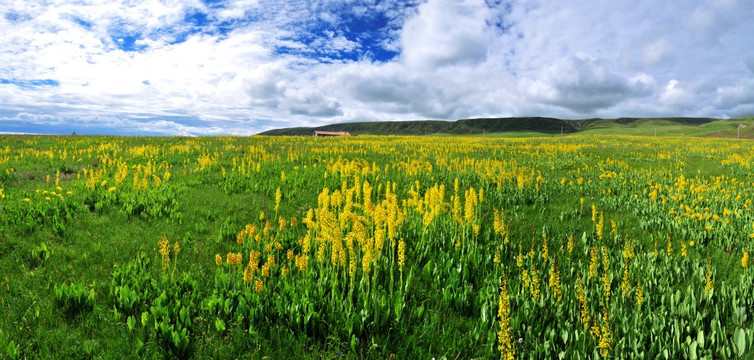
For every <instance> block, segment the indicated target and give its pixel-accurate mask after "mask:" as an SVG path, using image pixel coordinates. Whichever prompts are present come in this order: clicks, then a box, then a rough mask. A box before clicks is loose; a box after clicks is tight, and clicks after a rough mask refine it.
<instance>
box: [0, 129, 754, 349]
mask: <svg viewBox="0 0 754 360" xmlns="http://www.w3.org/2000/svg"><path fill="white" fill-rule="evenodd" d="M663 121H666V120H637V121H631V122H627V123H626V124H617V125H616V124H613V123H610V122H604V121H603V122H600V121H594V122H592V123H590V124H587V125H584V126H591V128H589V129H586V130H583V131H580V132H579V135H570V136H565V137H562V138H561V137H559V136H557V135H559V132H558V133H553V134H550V135H548V136H545V137H529V135H532V134H533V133H531V132H523V131H522V132H510V133H506V135H505V136H500V134H484V136H473V137H471V136H470V137H453V136H417V137H397V136H383V137H378V136H358V137H351V138H312V137H264V136H257V137H250V138H238V137H227V138H135V137H133V138H132V137H86V136H83V137H67V136H0V143H2V146H0V215H1V217H0V230H1V231H0V269H1V270H2V274H3V275H2V277H1V278H0V289H2V291H1V292H0V308H2V311H0V354H2V355H0V356H5V357H7V358H12V359H17V358H61V359H62V358H65V359H68V358H197V359H204V358H252V359H263V358H273V359H278V358H373V359H385V358H390V357H394V358H396V359H429V358H436V359H443V358H444V359H470V358H497V357H502V358H534V359H553V358H566V359H580V358H581V359H586V358H590V359H601V358H616V359H648V358H651V359H656V358H670V359H683V358H688V359H697V358H699V359H713V358H726V359H747V358H752V354H754V353H753V352H752V348H753V347H754V326H752V322H751V317H752V309H754V290H753V289H752V286H751V285H752V283H754V270H752V269H751V266H752V265H751V261H750V260H749V254H750V253H751V251H752V247H753V246H752V241H754V213H753V212H752V206H754V205H752V197H753V196H752V195H754V175H752V172H751V163H752V161H753V160H754V151H752V150H754V144H753V143H752V142H751V140H743V139H741V140H737V139H718V138H710V137H707V138H705V137H694V138H688V137H687V136H689V135H703V134H709V133H716V134H722V135H723V136H728V135H730V134H731V131H736V129H735V126H737V125H736V124H737V123H738V122H740V121H749V122H752V121H754V119H751V118H746V119H737V120H734V121H727V120H721V121H714V122H708V123H704V124H701V125H699V124H696V125H688V124H685V125H684V124H679V123H678V122H674V123H673V124H671V125H668V124H665V123H663ZM660 125H664V126H663V127H662V128H663V129H664V130H663V131H664V133H662V135H665V134H668V133H671V134H676V135H679V136H677V137H663V136H658V137H654V136H614V135H608V134H611V133H612V131H614V130H615V128H617V127H618V126H621V128H620V129H622V131H624V132H626V131H628V130H627V129H630V130H631V132H632V133H634V134H636V135H654V134H653V128H654V127H656V126H657V127H658V129H659V126H660ZM750 125H751V124H750ZM732 126H733V128H731V127H732ZM701 129H703V130H701ZM692 130H693V131H692ZM694 131H698V132H694ZM745 131H748V132H745ZM584 134H592V135H584ZM681 134H683V137H681V136H680V135H681ZM743 134H748V135H746V136H749V135H750V134H751V126H749V127H747V128H745V129H742V135H743ZM517 135H518V136H520V135H526V137H517ZM658 135H660V134H658Z"/></svg>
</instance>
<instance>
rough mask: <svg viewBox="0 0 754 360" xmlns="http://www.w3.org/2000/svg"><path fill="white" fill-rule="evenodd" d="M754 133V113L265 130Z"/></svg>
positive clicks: (305, 132) (355, 124) (416, 122)
mask: <svg viewBox="0 0 754 360" xmlns="http://www.w3.org/2000/svg"><path fill="white" fill-rule="evenodd" d="M740 124H743V125H745V127H744V128H742V130H741V132H740V135H741V137H750V136H754V130H752V129H753V128H754V116H747V117H741V118H734V119H716V118H691V117H668V118H617V119H597V118H594V119H580V120H565V119H556V118H549V117H508V118H481V119H461V120H456V121H440V120H413V121H374V122H352V123H341V124H330V125H325V126H319V127H295V128H284V129H275V130H269V131H265V132H263V133H261V134H260V135H313V134H314V131H347V132H349V133H350V134H351V135H443V134H447V135H474V134H480V135H481V134H489V135H491V136H494V135H495V134H499V135H502V136H506V135H510V136H516V135H517V134H521V135H532V136H536V135H543V136H547V135H555V134H560V133H561V132H562V133H563V134H572V133H577V132H579V133H587V134H589V133H593V134H629V135H653V134H655V131H657V135H663V136H666V135H675V136H705V135H706V136H721V137H736V136H738V135H739V131H738V126H739V125H740Z"/></svg>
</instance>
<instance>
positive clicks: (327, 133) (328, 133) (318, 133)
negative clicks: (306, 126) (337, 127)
mask: <svg viewBox="0 0 754 360" xmlns="http://www.w3.org/2000/svg"><path fill="white" fill-rule="evenodd" d="M314 136H351V134H350V133H348V131H314Z"/></svg>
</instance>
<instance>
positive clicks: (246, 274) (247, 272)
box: [243, 266, 251, 284]
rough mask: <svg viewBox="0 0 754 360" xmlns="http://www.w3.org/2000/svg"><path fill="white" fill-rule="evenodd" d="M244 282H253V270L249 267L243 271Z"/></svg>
mask: <svg viewBox="0 0 754 360" xmlns="http://www.w3.org/2000/svg"><path fill="white" fill-rule="evenodd" d="M243 282H244V283H246V284H248V283H250V282H251V269H249V267H248V266H247V267H246V268H244V269H243Z"/></svg>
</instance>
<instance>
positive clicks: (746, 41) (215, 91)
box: [0, 0, 754, 134]
mask: <svg viewBox="0 0 754 360" xmlns="http://www.w3.org/2000/svg"><path fill="white" fill-rule="evenodd" d="M488 2H490V1H487V2H485V1H484V0H462V1H451V0H427V1H425V2H422V3H421V4H419V6H417V7H409V8H405V7H404V6H403V5H404V4H406V3H408V2H405V1H398V0H395V1H382V2H372V1H366V0H365V1H361V2H357V3H353V2H350V1H349V0H342V1H330V2H317V1H305V0H297V1H286V2H279V1H272V0H236V1H234V0H226V1H224V2H222V3H221V4H220V5H218V6H214V5H213V6H207V5H205V4H204V3H202V2H201V1H199V0H165V1H160V0H129V1H125V0H124V1H117V0H113V1H107V2H69V1H63V0H56V1H51V2H48V3H37V2H5V3H0V32H2V34H3V36H2V37H0V98H2V99H3V105H2V109H0V110H2V111H6V112H14V113H15V114H18V117H13V116H11V117H5V118H3V119H0V130H2V129H1V128H2V121H28V122H29V123H40V122H41V121H48V122H53V121H56V122H60V121H68V122H72V123H76V122H79V123H81V124H84V125H86V126H89V125H92V124H96V123H97V122H101V123H102V124H103V126H108V127H113V128H117V127H119V126H130V127H136V128H138V129H143V131H147V132H149V131H156V132H170V131H175V132H177V133H192V134H216V133H249V132H255V131H261V130H262V129H265V128H267V127H269V126H273V125H270V124H274V126H278V125H281V126H288V125H290V126H301V125H319V124H324V123H332V122H343V121H354V120H402V119H420V118H432V119H455V118H462V117H478V116H518V115H520V116H537V115H545V116H560V117H586V116H589V117H591V116H603V117H618V116H643V115H648V116H650V115H651V116H701V115H709V114H713V115H715V116H736V115H740V114H745V113H746V112H747V111H748V112H751V111H754V109H752V106H751V104H752V103H754V60H752V59H754V55H752V53H751V49H753V48H754V37H751V36H748V34H752V33H754V23H753V22H751V21H749V19H750V18H751V17H752V16H753V15H754V3H752V2H751V1H748V0H740V1H736V0H728V1H711V0H710V1H705V0H694V1H691V2H689V3H688V4H686V5H685V6H683V7H679V6H677V4H674V3H663V2H659V3H658V2H653V1H649V0H640V1H635V2H582V1H576V0H563V1H558V2H551V1H540V0H520V1H511V2H508V3H506V4H504V5H501V6H498V7H489V6H488V5H487V4H486V3H488ZM411 3H413V1H412V2H411ZM354 5H356V6H354ZM375 10H380V11H383V12H384V13H383V17H384V22H385V23H386V24H387V25H385V27H383V28H379V29H376V30H375V31H379V32H380V37H379V41H380V42H381V44H382V46H384V50H390V51H397V52H399V54H398V56H396V57H395V58H392V59H390V60H388V61H376V60H375V57H374V53H370V51H372V50H370V49H367V47H366V45H364V43H362V42H361V41H363V38H362V39H360V38H358V37H357V36H356V35H354V34H353V33H349V32H348V31H347V30H349V29H346V28H345V25H343V21H345V20H348V19H351V20H353V22H352V23H351V24H352V25H351V26H352V27H353V26H357V25H353V24H359V25H358V26H364V27H367V26H369V25H370V23H369V21H370V20H369V18H368V16H369V12H370V11H375ZM197 11H198V12H201V13H203V14H204V15H203V16H206V17H207V24H206V25H205V27H206V29H204V30H206V31H204V30H202V29H199V30H202V31H199V30H197V28H196V27H197V26H198V25H196V24H191V23H187V22H186V21H184V19H185V18H186V16H187V14H193V13H195V12H197ZM348 17H350V18H348ZM347 18H348V19H347ZM313 21H319V22H320V23H317V24H318V25H316V26H318V27H315V25H313V23H312V22H313ZM220 23H222V24H225V25H223V26H226V28H222V29H221V28H220V25H218V24H220ZM383 25H384V24H383ZM228 27H229V28H228ZM314 30H316V31H314ZM350 30H353V29H350ZM374 34H376V33H372V34H366V35H365V34H361V35H359V36H375V37H376V35H374ZM302 37H303V38H306V39H307V40H306V41H308V42H306V41H304V40H302ZM129 41H130V42H133V44H132V45H133V47H134V48H135V49H137V50H138V51H123V50H120V49H119V46H123V44H126V43H128V42H129ZM711 47H712V48H711ZM280 49H286V50H287V51H280ZM710 49H711V50H710ZM344 54H346V55H347V56H344V57H340V56H342V55H344ZM322 58H325V59H324V60H322ZM320 60H322V61H320ZM3 79H4V80H3ZM48 79H49V80H54V81H56V82H57V84H58V85H57V86H56V85H54V84H48V83H45V82H44V81H45V80H48ZM34 81H37V83H35V82H34ZM40 81H41V82H40ZM19 84H26V85H23V86H22V85H19ZM29 84H31V85H29ZM34 84H38V85H34ZM21 114H23V115H21ZM159 117H164V118H165V119H163V122H157V120H149V119H157V118H159ZM174 117H177V118H174ZM183 118H191V119H195V121H192V122H190V125H188V122H185V121H184V123H181V121H183V120H179V119H183ZM145 119H146V120H145Z"/></svg>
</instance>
